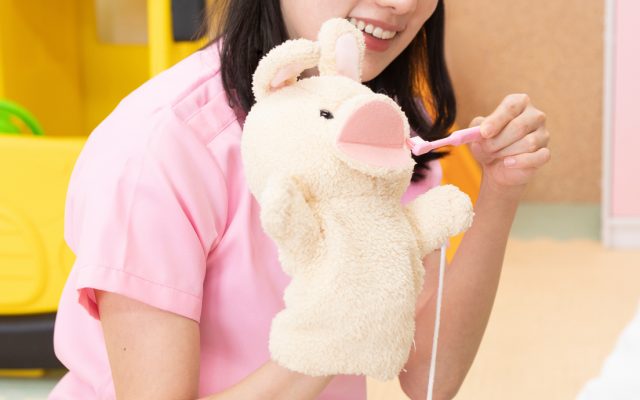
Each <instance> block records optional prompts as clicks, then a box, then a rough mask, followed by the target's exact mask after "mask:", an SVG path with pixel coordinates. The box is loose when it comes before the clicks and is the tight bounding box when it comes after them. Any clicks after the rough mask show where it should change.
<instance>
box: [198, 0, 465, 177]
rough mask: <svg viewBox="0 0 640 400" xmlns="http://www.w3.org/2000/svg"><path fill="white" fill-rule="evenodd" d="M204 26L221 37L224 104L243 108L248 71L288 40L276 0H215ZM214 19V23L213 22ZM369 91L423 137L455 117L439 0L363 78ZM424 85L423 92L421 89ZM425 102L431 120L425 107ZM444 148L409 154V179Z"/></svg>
mask: <svg viewBox="0 0 640 400" xmlns="http://www.w3.org/2000/svg"><path fill="white" fill-rule="evenodd" d="M209 19H210V22H209V26H216V27H217V29H216V31H215V32H213V39H212V41H211V42H210V44H211V43H213V42H215V41H216V40H217V39H218V38H219V37H221V36H222V37H223V38H224V40H223V42H222V49H221V52H220V59H221V60H220V61H221V74H222V83H223V86H224V89H225V91H226V93H227V97H228V98H229V101H230V106H231V107H233V108H234V109H236V110H239V111H240V112H242V113H245V114H246V113H247V112H248V111H249V109H250V108H251V107H252V106H253V104H254V103H255V98H254V96H253V92H252V90H251V79H252V75H253V72H254V71H255V69H256V67H257V66H258V62H259V61H260V59H261V58H262V57H263V56H264V55H265V54H267V53H268V52H269V50H271V49H272V48H273V47H275V46H277V45H279V44H280V43H282V42H284V41H285V40H287V39H289V38H288V36H287V32H286V28H285V23H284V18H283V16H282V11H281V9H280V1H279V0H219V1H218V2H217V3H214V7H213V9H212V13H211V15H210V18H209ZM214 20H215V22H214ZM364 84H366V85H367V86H369V88H371V89H372V90H373V91H374V92H378V93H384V94H386V95H387V96H390V97H392V98H394V99H395V100H396V102H397V103H398V104H399V105H400V107H401V108H402V110H403V111H404V112H405V114H406V115H407V118H408V120H409V125H410V126H411V128H412V129H413V130H414V131H415V132H416V133H417V134H418V135H419V136H420V137H422V138H423V139H425V140H429V141H432V140H436V139H441V138H443V137H445V136H446V135H447V132H448V131H449V129H450V128H451V126H452V125H453V123H454V122H455V118H456V99H455V94H454V91H453V85H452V84H451V78H450V77H449V72H448V70H447V65H446V61H445V57H444V0H439V1H438V4H437V6H436V9H435V11H434V12H433V14H432V15H431V17H430V18H429V19H428V20H427V21H426V22H425V24H424V25H423V26H422V28H421V29H420V31H419V32H418V34H417V35H416V37H415V38H414V40H413V41H412V42H411V43H410V44H409V46H407V48H406V49H405V50H404V51H403V52H402V53H400V55H398V57H396V59H395V60H393V61H392V62H391V64H389V66H387V68H385V69H384V71H382V72H381V73H380V74H379V75H378V76H376V77H375V78H374V79H372V80H370V81H368V82H364ZM424 89H427V90H428V93H423V92H424ZM425 101H426V102H427V104H428V106H427V107H428V108H429V109H431V110H432V111H433V114H434V117H433V120H431V118H430V117H429V115H428V114H427V113H426V112H425V108H426V107H425ZM445 154H446V153H442V152H431V153H427V154H425V155H422V156H414V159H415V160H416V163H417V164H416V167H415V169H414V173H413V176H412V180H413V181H419V180H421V179H423V178H424V177H425V173H426V171H427V169H428V167H427V163H428V162H429V161H430V160H434V159H437V158H440V157H442V156H444V155H445Z"/></svg>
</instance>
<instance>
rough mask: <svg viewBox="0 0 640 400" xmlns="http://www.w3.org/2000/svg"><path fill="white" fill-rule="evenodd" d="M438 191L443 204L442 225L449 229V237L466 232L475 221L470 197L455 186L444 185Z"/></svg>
mask: <svg viewBox="0 0 640 400" xmlns="http://www.w3.org/2000/svg"><path fill="white" fill-rule="evenodd" d="M434 190H438V193H437V195H438V197H440V201H441V204H442V207H443V208H442V217H443V220H442V223H443V225H444V226H446V227H447V236H449V237H451V236H455V235H457V234H459V233H461V232H464V231H466V230H467V229H469V227H470V226H471V222H472V221H473V204H472V203H471V199H470V198H469V196H468V195H467V194H466V193H464V192H462V191H461V190H460V189H458V188H457V187H456V186H453V185H444V186H441V187H439V188H436V189H434Z"/></svg>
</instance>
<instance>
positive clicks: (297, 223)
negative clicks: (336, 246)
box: [260, 176, 322, 276]
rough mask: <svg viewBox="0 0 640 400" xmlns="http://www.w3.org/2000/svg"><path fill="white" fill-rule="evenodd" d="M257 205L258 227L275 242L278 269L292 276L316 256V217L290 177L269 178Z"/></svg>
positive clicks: (318, 239)
mask: <svg viewBox="0 0 640 400" xmlns="http://www.w3.org/2000/svg"><path fill="white" fill-rule="evenodd" d="M260 205H261V211H260V218H261V220H262V226H263V228H264V230H265V232H266V233H267V234H268V235H269V236H270V237H271V238H272V239H273V240H274V241H275V242H276V244H277V245H278V249H279V251H280V261H281V264H282V269H283V270H284V271H285V272H286V273H287V274H288V275H290V276H293V274H295V273H296V272H297V271H300V270H301V269H304V268H305V267H307V266H308V265H309V264H310V263H311V262H312V261H313V259H314V258H315V257H316V256H317V255H318V251H319V250H320V245H321V242H322V240H321V239H322V231H321V229H320V223H319V221H318V218H317V216H316V215H315V214H314V212H313V210H312V209H311V207H309V204H308V203H307V201H306V199H305V197H304V195H303V192H302V190H301V188H300V187H299V185H298V184H297V183H296V180H295V179H294V178H291V177H282V176H280V177H274V178H272V179H269V182H268V184H267V186H266V188H265V190H264V192H263V193H262V197H261V201H260Z"/></svg>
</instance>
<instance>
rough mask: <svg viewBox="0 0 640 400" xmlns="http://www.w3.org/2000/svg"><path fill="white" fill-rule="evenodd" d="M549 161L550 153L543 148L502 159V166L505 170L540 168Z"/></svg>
mask: <svg viewBox="0 0 640 400" xmlns="http://www.w3.org/2000/svg"><path fill="white" fill-rule="evenodd" d="M550 159H551V151H550V150H549V149H548V148H546V147H543V148H541V149H538V150H537V151H535V152H533V153H522V154H517V155H514V156H509V157H507V158H505V159H504V161H503V162H504V166H505V167H507V168H521V169H530V168H540V167H541V166H542V165H544V164H545V163H547V162H548V161H549V160H550Z"/></svg>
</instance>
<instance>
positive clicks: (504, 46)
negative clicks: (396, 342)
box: [0, 0, 640, 400]
mask: <svg viewBox="0 0 640 400" xmlns="http://www.w3.org/2000/svg"><path fill="white" fill-rule="evenodd" d="M446 5H447V44H446V46H447V58H448V63H449V68H450V71H451V73H452V78H453V81H454V86H455V89H456V94H457V97H458V102H459V117H458V121H457V123H458V126H466V125H468V123H469V122H470V121H471V119H472V118H473V117H474V116H476V115H486V114H489V113H490V112H492V111H493V109H494V108H495V107H496V106H497V104H499V102H500V101H501V100H502V99H503V98H504V97H505V96H506V95H508V94H510V93H518V92H522V93H528V94H529V95H530V97H531V99H532V101H533V103H534V104H535V105H536V106H537V107H538V108H539V109H541V110H543V111H544V112H545V113H546V114H547V124H548V128H549V130H550V131H551V133H552V141H551V144H550V147H551V149H552V160H551V162H550V163H549V165H547V166H546V167H545V168H544V169H542V170H541V171H540V172H539V174H538V176H537V177H536V179H535V180H534V182H533V183H532V184H531V185H529V188H528V191H527V193H526V195H525V198H524V201H523V203H522V204H521V206H520V208H519V210H518V214H517V217H516V221H515V223H514V226H513V229H512V232H511V236H510V240H509V245H508V247H507V254H506V257H505V263H504V268H503V274H502V277H501V283H500V288H499V290H498V295H497V298H496V303H495V308H494V311H493V314H492V317H491V320H490V322H489V326H488V328H487V332H486V334H485V337H484V340H483V343H482V345H481V347H480V351H479V353H478V355H477V358H476V360H475V363H474V365H473V366H472V368H471V370H470V372H469V375H468V377H467V379H466V381H465V383H464V384H463V386H462V389H461V391H460V393H459V394H458V396H457V397H456V398H457V399H474V400H475V399H512V398H518V399H540V398H545V399H571V398H576V397H578V394H579V393H580V392H581V391H583V390H584V388H585V385H587V383H588V382H589V381H590V380H591V382H594V381H593V380H594V379H597V377H598V376H599V375H601V370H602V366H603V363H604V362H605V360H607V359H608V357H610V356H611V354H613V353H614V352H615V351H618V350H619V349H620V348H621V347H620V346H619V343H618V340H619V337H620V334H621V332H622V331H623V329H624V328H625V326H627V325H628V324H629V322H630V321H631V320H632V318H633V317H634V315H635V314H636V312H638V305H639V300H640V179H639V178H638V176H637V173H636V171H638V170H640V157H638V156H637V155H636V154H635V153H636V152H637V151H638V149H640V112H639V111H640V110H638V106H637V104H638V102H637V100H636V98H635V95H636V94H637V93H640V78H639V77H638V76H636V74H637V72H638V71H640V56H638V54H640V42H639V41H638V38H639V37H640V26H639V25H638V24H637V22H636V21H638V20H639V19H640V3H639V2H637V1H634V0H564V1H562V2H558V1H552V0H542V1H537V2H532V1H525V0H492V1H483V2H479V1H473V0H456V1H447V3H446ZM203 6H204V0H194V1H191V0H176V1H169V0H148V1H145V0H58V1H56V2H48V1H43V0H31V1H19V0H0V400H7V399H12V400H13V399H20V400H22V399H44V398H46V395H47V393H48V391H49V390H50V389H51V388H52V387H53V385H55V382H57V380H58V379H59V378H60V376H61V375H62V374H63V373H64V370H63V369H61V366H60V365H59V364H58V363H57V361H56V360H55V357H54V356H53V353H52V347H51V329H52V326H53V319H54V317H55V309H56V306H57V301H58V296H59V294H60V292H61V290H62V285H63V284H64V280H65V278H66V274H67V273H68V271H69V268H70V267H71V265H72V263H73V260H74V255H73V253H71V251H70V250H69V249H68V248H67V246H66V244H65V243H64V239H63V237H62V232H63V224H62V223H63V213H64V197H65V193H66V185H67V182H68V179H69V175H70V173H71V170H72V168H73V165H74V162H75V159H76V157H77V155H78V153H79V152H80V150H81V148H82V146H83V144H84V140H86V137H87V135H88V134H89V133H90V132H91V131H92V130H93V128H95V126H96V125H97V124H98V123H99V122H100V121H101V120H102V119H103V118H104V117H106V116H107V115H108V113H109V112H110V111H111V110H112V109H113V108H114V107H115V105H116V104H117V103H118V102H119V101H120V100H121V99H122V98H123V97H124V96H125V95H126V94H128V93H129V92H131V91H132V90H133V89H135V88H136V87H137V86H139V85H140V84H142V83H143V82H144V81H146V80H147V79H149V78H150V77H151V76H153V75H155V74H157V73H159V72H161V71H162V70H163V69H165V68H167V67H169V66H171V65H172V64H174V63H175V62H177V61H178V60H180V59H181V58H183V57H184V56H186V55H187V54H189V53H191V52H193V51H195V50H197V49H198V48H199V47H201V46H202V45H203V44H204V40H205V39H204V38H200V39H195V40H193V38H194V37H197V35H196V34H197V27H198V26H199V22H200V20H201V15H202V14H201V12H202V9H203ZM443 167H444V174H445V180H446V181H447V182H451V183H455V184H457V185H459V186H460V187H462V188H463V189H464V190H465V191H467V192H468V193H470V194H471V195H472V196H473V195H474V194H475V193H476V192H477V187H478V184H479V179H480V172H479V170H478V169H477V166H476V165H475V164H474V163H473V161H472V160H471V158H470V155H469V153H468V150H466V149H465V148H458V149H455V150H453V153H452V156H451V157H449V158H447V159H446V160H445V161H444V163H443ZM442 323H443V324H446V321H443V322H442ZM638 335H639V336H638V337H637V342H636V345H637V346H638V344H637V343H638V342H640V334H638ZM616 343H618V345H616ZM622 354H626V353H624V351H623V352H622ZM439 356H440V357H446V355H444V354H442V353H439ZM629 356H631V353H629ZM622 359H623V362H626V361H624V357H622ZM628 362H629V364H628V365H629V368H634V367H633V364H632V363H633V360H629V361H628ZM635 365H636V366H637V365H638V362H637V361H636V364H635ZM636 376H638V377H640V370H637V374H636ZM639 379H640V378H639ZM368 391H369V398H371V399H380V400H382V399H385V400H387V399H404V398H405V396H404V395H403V394H402V392H401V390H400V389H399V387H398V384H397V382H388V383H381V382H377V381H375V380H369V381H368ZM583 394H584V393H583ZM591 398H596V397H591ZM599 398H603V399H604V398H614V397H599ZM628 398H630V399H631V398H640V393H638V394H636V397H628Z"/></svg>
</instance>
